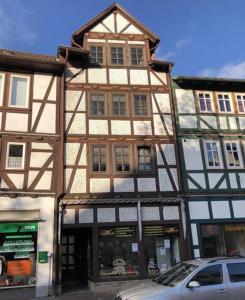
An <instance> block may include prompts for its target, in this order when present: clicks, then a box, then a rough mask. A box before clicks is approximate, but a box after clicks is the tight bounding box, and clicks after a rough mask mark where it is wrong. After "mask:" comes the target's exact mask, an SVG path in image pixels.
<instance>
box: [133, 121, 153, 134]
mask: <svg viewBox="0 0 245 300" xmlns="http://www.w3.org/2000/svg"><path fill="white" fill-rule="evenodd" d="M133 127H134V134H135V135H152V128H151V121H133Z"/></svg>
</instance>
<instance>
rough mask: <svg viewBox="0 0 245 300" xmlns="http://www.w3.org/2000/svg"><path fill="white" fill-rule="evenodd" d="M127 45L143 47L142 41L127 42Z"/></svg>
mask: <svg viewBox="0 0 245 300" xmlns="http://www.w3.org/2000/svg"><path fill="white" fill-rule="evenodd" d="M128 44H129V45H145V42H144V41H128Z"/></svg>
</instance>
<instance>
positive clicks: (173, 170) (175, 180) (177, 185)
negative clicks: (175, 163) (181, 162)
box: [170, 168, 179, 191]
mask: <svg viewBox="0 0 245 300" xmlns="http://www.w3.org/2000/svg"><path fill="white" fill-rule="evenodd" d="M170 172H171V175H172V178H173V180H174V183H175V186H176V189H177V191H178V190H179V180H178V173H177V169H176V168H171V169H170Z"/></svg>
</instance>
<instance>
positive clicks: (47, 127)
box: [36, 104, 56, 133]
mask: <svg viewBox="0 0 245 300" xmlns="http://www.w3.org/2000/svg"><path fill="white" fill-rule="evenodd" d="M36 132H39V133H55V132H56V105H55V104H45V107H44V109H43V112H42V115H41V117H40V120H39V122H38V125H37V129H36Z"/></svg>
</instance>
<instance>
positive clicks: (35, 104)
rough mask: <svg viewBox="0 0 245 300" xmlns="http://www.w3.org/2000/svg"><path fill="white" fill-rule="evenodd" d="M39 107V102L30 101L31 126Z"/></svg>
mask: <svg viewBox="0 0 245 300" xmlns="http://www.w3.org/2000/svg"><path fill="white" fill-rule="evenodd" d="M40 107H41V103H35V102H33V103H32V117H31V126H32V127H33V125H34V123H35V121H36V117H37V114H38V112H39V109H40Z"/></svg>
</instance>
